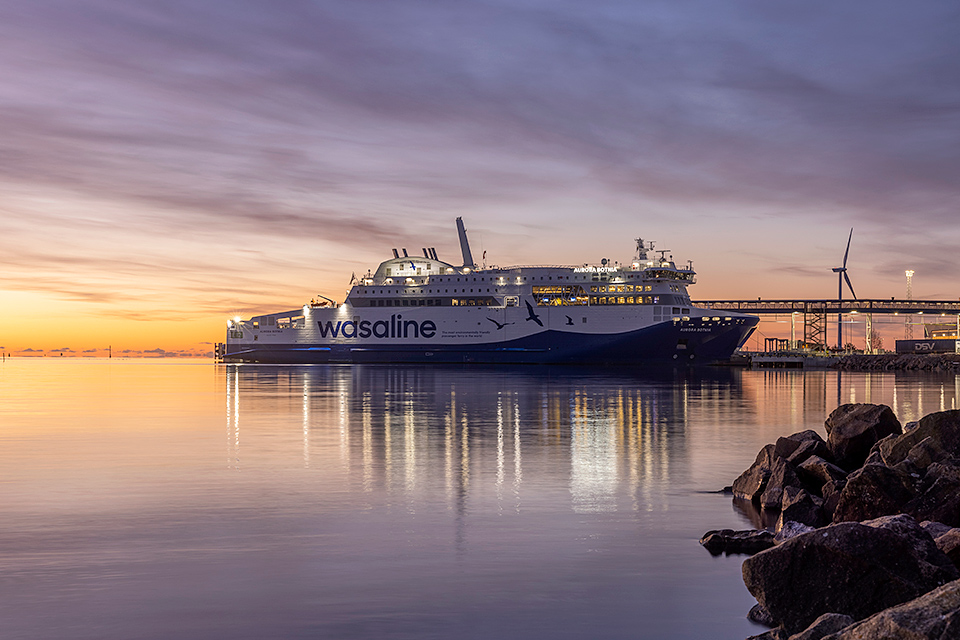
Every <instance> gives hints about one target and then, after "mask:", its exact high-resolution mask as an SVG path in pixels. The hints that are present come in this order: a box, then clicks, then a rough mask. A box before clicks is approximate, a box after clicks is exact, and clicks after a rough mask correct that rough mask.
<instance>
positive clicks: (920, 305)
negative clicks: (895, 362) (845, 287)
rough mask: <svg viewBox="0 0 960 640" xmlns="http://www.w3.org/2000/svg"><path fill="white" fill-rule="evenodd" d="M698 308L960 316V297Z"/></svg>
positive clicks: (701, 303) (705, 303) (715, 303)
mask: <svg viewBox="0 0 960 640" xmlns="http://www.w3.org/2000/svg"><path fill="white" fill-rule="evenodd" d="M693 304H695V305H697V306H698V307H708V308H710V309H716V310H718V311H720V310H725V311H740V312H743V313H755V314H784V313H794V312H796V313H804V312H806V313H811V312H813V311H817V312H821V313H853V312H857V313H886V314H901V313H903V314H907V313H925V314H926V313H930V314H940V315H950V316H953V315H960V300H896V299H894V298H890V299H873V300H837V299H836V298H834V299H832V300H817V299H794V300H763V299H760V298H757V299H756V300H696V301H694V302H693Z"/></svg>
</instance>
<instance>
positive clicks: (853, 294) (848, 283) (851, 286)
mask: <svg viewBox="0 0 960 640" xmlns="http://www.w3.org/2000/svg"><path fill="white" fill-rule="evenodd" d="M843 279H844V280H846V281H847V287H848V288H849V289H850V294H851V295H852V296H853V299H854V300H856V299H857V294H855V293H854V292H853V285H852V284H850V276H848V275H847V272H846V271H844V272H843Z"/></svg>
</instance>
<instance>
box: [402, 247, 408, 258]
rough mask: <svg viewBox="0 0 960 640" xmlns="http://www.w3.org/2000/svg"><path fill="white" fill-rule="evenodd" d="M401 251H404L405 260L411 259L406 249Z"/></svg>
mask: <svg viewBox="0 0 960 640" xmlns="http://www.w3.org/2000/svg"><path fill="white" fill-rule="evenodd" d="M401 251H403V257H404V258H409V257H410V256H408V255H407V250H406V249H401Z"/></svg>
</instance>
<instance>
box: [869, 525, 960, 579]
mask: <svg viewBox="0 0 960 640" xmlns="http://www.w3.org/2000/svg"><path fill="white" fill-rule="evenodd" d="M861 524H864V525H866V526H868V527H874V528H876V529H886V530H887V531H892V532H894V533H895V534H897V535H898V536H900V537H901V538H902V539H903V540H905V541H906V542H908V543H909V544H910V546H911V547H912V548H913V550H914V552H915V553H916V555H917V557H918V558H920V559H922V560H923V561H924V563H922V564H921V569H923V570H925V571H927V574H926V576H925V577H926V579H927V580H928V581H933V582H936V581H942V580H943V579H944V578H945V577H946V578H950V577H951V576H953V577H960V573H957V568H956V566H954V564H953V562H952V561H951V560H950V558H949V557H948V556H947V555H946V553H945V552H944V551H943V549H942V548H941V547H940V545H938V544H937V542H936V540H935V539H934V537H933V534H932V533H931V532H930V531H929V529H928V528H926V527H924V526H923V525H921V524H920V523H918V522H917V521H916V520H914V519H913V518H911V517H910V516H908V515H905V514H900V515H896V516H883V517H882V518H875V519H873V520H867V521H866V522H863V523H861Z"/></svg>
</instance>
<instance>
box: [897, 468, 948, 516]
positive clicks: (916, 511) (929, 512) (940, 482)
mask: <svg viewBox="0 0 960 640" xmlns="http://www.w3.org/2000/svg"><path fill="white" fill-rule="evenodd" d="M898 466H899V465H898ZM919 490H920V495H918V496H917V497H916V498H914V499H912V500H911V501H910V502H908V503H907V504H906V505H905V507H904V511H906V512H907V513H910V514H912V515H913V516H914V517H915V518H916V519H917V520H934V521H936V522H942V523H944V524H946V525H949V526H951V527H958V526H960V467H956V466H953V465H952V464H944V463H943V462H934V463H933V464H931V465H930V466H929V467H927V473H926V475H925V476H924V477H923V481H922V483H920V488H919Z"/></svg>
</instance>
